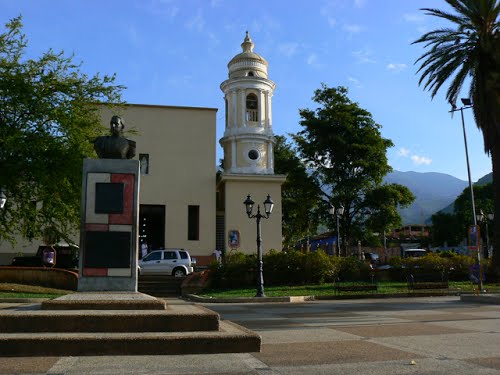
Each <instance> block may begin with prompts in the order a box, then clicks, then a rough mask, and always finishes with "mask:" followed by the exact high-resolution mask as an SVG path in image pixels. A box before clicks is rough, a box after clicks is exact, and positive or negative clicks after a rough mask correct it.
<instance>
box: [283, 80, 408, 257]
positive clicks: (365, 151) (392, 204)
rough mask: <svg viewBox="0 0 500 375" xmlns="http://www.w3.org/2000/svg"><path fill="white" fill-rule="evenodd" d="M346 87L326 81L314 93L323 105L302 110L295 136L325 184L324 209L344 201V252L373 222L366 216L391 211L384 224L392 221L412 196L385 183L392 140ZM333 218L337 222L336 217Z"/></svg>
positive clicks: (393, 221)
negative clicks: (355, 237) (352, 97)
mask: <svg viewBox="0 0 500 375" xmlns="http://www.w3.org/2000/svg"><path fill="white" fill-rule="evenodd" d="M347 92H348V91H347V88H345V87H337V88H330V87H327V86H326V85H325V84H322V86H321V89H318V90H316V91H315V93H314V97H313V100H314V101H315V102H316V103H318V104H319V105H320V107H319V108H317V109H316V110H314V111H313V110H310V109H301V110H300V117H301V121H300V125H301V126H302V127H303V130H301V131H300V132H299V133H298V134H297V135H295V136H294V137H293V138H294V140H295V141H296V143H297V145H298V151H299V153H300V156H301V158H302V159H304V160H305V162H306V163H307V164H308V166H309V167H310V168H311V170H312V171H313V172H312V175H313V176H314V177H315V179H317V181H318V182H319V184H320V186H321V190H322V195H323V203H322V205H323V206H322V207H320V209H322V211H323V212H328V206H329V205H330V204H331V205H333V206H334V207H340V206H343V207H344V214H343V215H342V217H341V218H340V224H341V225H340V228H341V233H340V234H341V235H340V237H341V239H342V244H343V249H342V250H343V251H342V252H343V254H346V248H347V245H348V242H349V240H350V238H351V235H352V234H354V233H356V234H357V235H358V236H359V235H360V233H361V232H362V231H363V228H364V227H366V223H367V222H371V224H374V223H375V220H371V221H370V220H367V219H366V218H367V217H368V216H370V215H373V217H374V218H375V217H376V216H377V215H378V216H377V217H379V218H380V217H383V216H384V215H383V214H384V213H386V214H387V213H389V214H390V216H388V217H387V218H386V219H387V221H384V225H382V226H389V225H390V224H391V223H396V222H397V219H396V216H398V214H397V212H396V211H395V208H396V207H397V206H398V205H402V206H405V205H407V204H409V203H411V202H412V201H413V199H414V197H413V195H412V193H411V192H410V191H409V190H408V189H407V188H405V187H403V186H399V185H382V179H383V177H384V176H385V175H386V174H387V173H388V172H390V171H391V170H392V168H391V167H390V166H389V164H388V163H387V156H386V151H387V148H388V147H392V146H393V144H392V142H391V140H389V139H385V138H383V137H382V136H381V134H380V125H378V124H377V123H375V121H374V120H373V119H372V116H371V114H370V113H369V112H368V111H366V110H364V109H362V108H360V107H359V105H358V104H357V103H353V102H352V101H351V100H350V99H349V98H348V97H347ZM329 220H332V221H331V223H332V224H333V218H329ZM332 224H331V225H332ZM384 229H388V228H387V227H386V228H384ZM358 238H359V237H358Z"/></svg>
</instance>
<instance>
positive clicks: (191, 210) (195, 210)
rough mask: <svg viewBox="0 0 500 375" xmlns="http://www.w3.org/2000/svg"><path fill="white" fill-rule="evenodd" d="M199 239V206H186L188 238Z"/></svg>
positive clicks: (191, 239) (190, 239)
mask: <svg viewBox="0 0 500 375" xmlns="http://www.w3.org/2000/svg"><path fill="white" fill-rule="evenodd" d="M199 239H200V206H188V240H189V241H198V240H199Z"/></svg>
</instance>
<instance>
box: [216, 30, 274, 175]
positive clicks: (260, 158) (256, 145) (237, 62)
mask: <svg viewBox="0 0 500 375" xmlns="http://www.w3.org/2000/svg"><path fill="white" fill-rule="evenodd" d="M241 48H242V49H243V52H241V53H239V54H238V55H236V56H234V57H233V58H232V59H231V61H230V62H229V64H228V65H227V66H228V70H229V74H228V77H229V78H228V79H227V80H226V81H224V82H222V84H221V85H220V88H221V90H222V91H223V92H224V100H225V103H226V128H225V132H224V136H223V137H222V138H221V139H220V140H219V143H220V145H221V146H222V147H223V149H224V173H227V174H274V159H273V145H274V137H273V131H272V111H271V108H272V105H271V98H272V96H273V93H274V88H275V84H274V82H273V81H271V80H269V79H268V78H267V77H268V75H267V67H268V63H267V61H266V60H265V59H264V58H263V57H262V56H260V55H258V54H257V53H255V52H253V48H254V44H253V42H252V39H251V38H250V35H249V34H248V31H247V33H246V36H245V40H244V41H243V43H242V44H241Z"/></svg>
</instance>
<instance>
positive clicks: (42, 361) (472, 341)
mask: <svg viewBox="0 0 500 375" xmlns="http://www.w3.org/2000/svg"><path fill="white" fill-rule="evenodd" d="M168 303H169V304H172V303H176V304H183V303H188V302H184V301H181V300H168ZM203 305H204V306H205V307H208V308H210V309H212V310H214V311H217V312H219V313H220V314H221V318H222V319H228V320H231V321H233V322H235V323H238V324H240V325H243V326H245V327H247V328H250V329H252V330H254V331H255V332H257V333H259V334H260V335H261V336H262V351H261V352H260V353H248V354H215V355H181V356H155V355H154V353H151V356H114V357H109V356H108V357H59V358H58V357H46V358H40V357H34V358H26V357H19V358H0V374H54V375H55V374H61V375H62V374H67V375H70V374H189V375H192V374H207V375H208V374H210V375H215V374H225V375H243V374H245V375H246V374H248V375H254V374H270V375H271V374H290V375H292V374H297V375H298V374H300V375H304V374H356V375H363V374H369V375H392V374H398V375H406V374H429V375H431V374H432V375H452V374H453V375H461V374H464V375H465V374H467V375H470V374H474V375H483V374H497V375H500V305H493V304H484V303H480V302H478V301H472V302H468V301H460V297H421V298H395V299H363V300H335V301H311V302H303V303H247V304H243V303H232V304H208V303H206V304H203ZM0 308H27V306H26V305H24V306H20V305H17V304H0Z"/></svg>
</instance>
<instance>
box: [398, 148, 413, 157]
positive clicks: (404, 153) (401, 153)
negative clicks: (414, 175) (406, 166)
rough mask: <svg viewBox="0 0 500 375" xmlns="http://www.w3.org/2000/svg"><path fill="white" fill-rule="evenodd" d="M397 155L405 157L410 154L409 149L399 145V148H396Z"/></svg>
mask: <svg viewBox="0 0 500 375" xmlns="http://www.w3.org/2000/svg"><path fill="white" fill-rule="evenodd" d="M398 155H399V156H403V157H405V158H407V157H408V156H410V150H408V149H407V148H405V147H401V148H400V149H399V150H398Z"/></svg>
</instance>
